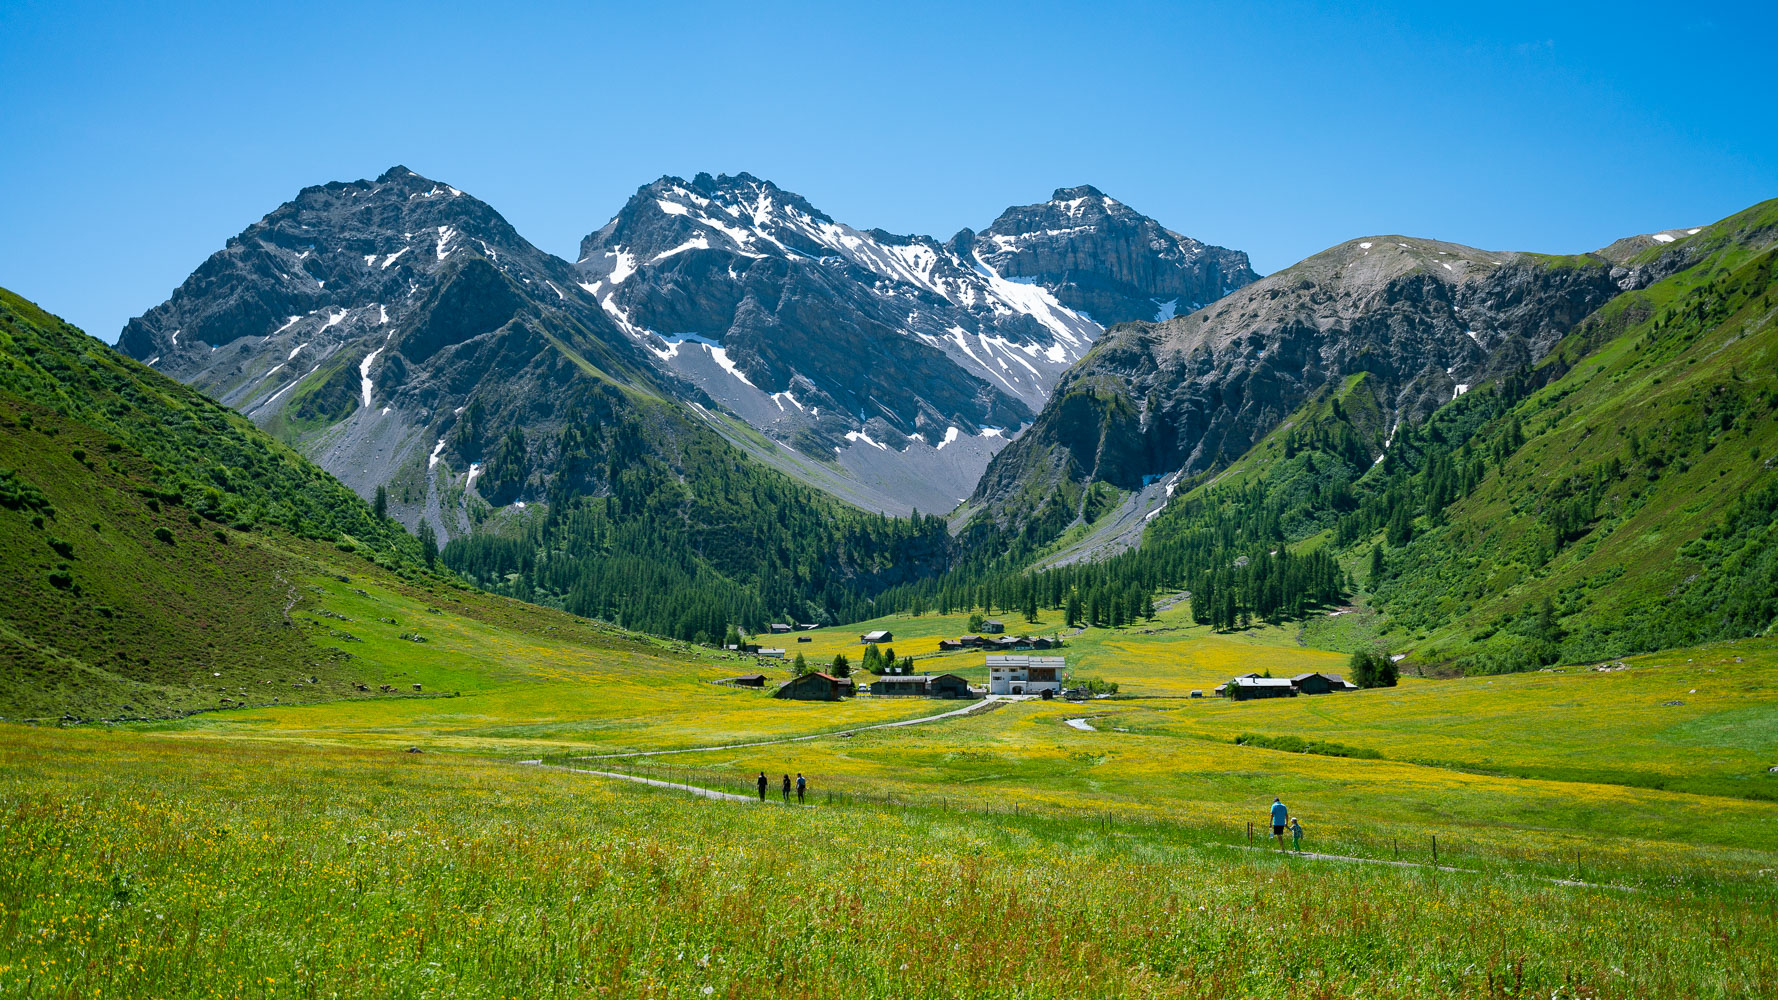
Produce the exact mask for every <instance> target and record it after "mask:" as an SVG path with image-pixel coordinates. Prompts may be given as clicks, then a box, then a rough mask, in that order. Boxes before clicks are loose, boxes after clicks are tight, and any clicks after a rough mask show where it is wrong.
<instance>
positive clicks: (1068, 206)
mask: <svg viewBox="0 0 1778 1000" xmlns="http://www.w3.org/2000/svg"><path fill="white" fill-rule="evenodd" d="M965 241H967V244H968V245H972V246H973V248H974V250H975V252H976V253H977V254H979V255H980V257H981V259H982V261H983V262H984V263H986V264H987V265H988V266H989V267H992V268H993V269H994V270H995V271H997V272H999V273H1000V274H1001V275H1004V276H1006V277H1009V278H1022V279H1028V280H1032V281H1035V282H1037V283H1038V284H1041V285H1043V286H1044V287H1045V288H1048V289H1049V290H1050V291H1051V293H1052V294H1054V295H1055V297H1056V299H1057V301H1059V302H1061V303H1062V304H1063V305H1065V306H1067V307H1068V308H1070V309H1073V310H1075V311H1076V312H1080V313H1084V314H1087V315H1089V316H1091V317H1092V318H1093V319H1094V320H1095V321H1097V322H1099V323H1101V324H1103V325H1105V326H1112V325H1114V324H1117V323H1127V322H1131V321H1135V320H1149V321H1156V322H1160V321H1165V320H1168V319H1171V318H1173V317H1174V316H1176V315H1177V316H1182V315H1184V314H1186V313H1189V312H1192V311H1193V310H1196V309H1200V308H1202V307H1203V306H1205V305H1206V304H1208V303H1211V302H1214V301H1216V300H1217V299H1220V298H1222V297H1223V296H1224V295H1227V294H1229V293H1230V292H1232V291H1234V290H1235V289H1237V288H1241V287H1244V286H1246V285H1249V284H1251V283H1252V282H1253V281H1255V280H1256V279H1257V278H1258V277H1259V275H1257V274H1255V273H1254V272H1253V268H1252V266H1251V265H1250V264H1249V262H1248V260H1247V255H1246V254H1244V253H1241V252H1240V251H1238V250H1228V249H1224V248H1223V247H1215V246H1208V245H1206V244H1204V243H1200V242H1199V241H1197V240H1194V239H1192V238H1191V237H1189V236H1181V235H1180V234H1178V233H1175V232H1173V231H1172V230H1170V229H1167V228H1165V227H1163V226H1162V225H1161V224H1160V223H1158V222H1156V221H1154V220H1153V219H1151V218H1149V217H1148V216H1145V215H1142V214H1141V213H1139V212H1136V211H1134V210H1133V209H1131V208H1130V207H1129V206H1128V205H1125V204H1123V203H1121V202H1119V201H1117V200H1115V199H1113V198H1109V197H1106V196H1105V194H1103V193H1102V192H1100V191H1099V190H1098V189H1097V188H1094V187H1091V186H1082V187H1072V188H1061V189H1058V190H1057V191H1056V193H1055V194H1054V195H1052V196H1050V200H1049V201H1047V202H1044V203H1043V204H1040V205H1025V206H1022V207H1018V208H1009V209H1007V210H1006V211H1005V212H1004V213H1002V214H1001V216H1000V218H998V219H996V220H994V224H993V225H991V226H989V227H988V228H987V229H986V230H983V231H982V232H981V233H980V234H979V235H977V234H973V233H969V232H968V231H965V232H964V233H961V234H959V236H958V238H957V239H956V240H953V245H961V244H963V243H964V242H965Z"/></svg>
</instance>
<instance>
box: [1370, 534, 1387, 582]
mask: <svg viewBox="0 0 1778 1000" xmlns="http://www.w3.org/2000/svg"><path fill="white" fill-rule="evenodd" d="M1383 570H1384V564H1383V546H1382V544H1381V543H1378V544H1376V545H1373V546H1371V579H1370V588H1371V589H1372V590H1376V589H1377V584H1379V583H1381V582H1382V580H1383Z"/></svg>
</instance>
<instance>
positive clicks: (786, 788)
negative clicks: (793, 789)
mask: <svg viewBox="0 0 1778 1000" xmlns="http://www.w3.org/2000/svg"><path fill="white" fill-rule="evenodd" d="M784 804H785V805H789V804H790V775H788V774H787V775H785V776H784Z"/></svg>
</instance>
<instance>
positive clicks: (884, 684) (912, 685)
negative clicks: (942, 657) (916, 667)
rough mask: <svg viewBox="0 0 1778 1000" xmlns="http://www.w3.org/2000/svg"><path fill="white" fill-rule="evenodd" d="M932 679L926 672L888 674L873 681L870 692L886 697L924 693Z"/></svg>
mask: <svg viewBox="0 0 1778 1000" xmlns="http://www.w3.org/2000/svg"><path fill="white" fill-rule="evenodd" d="M931 680H932V678H930V677H928V676H926V675H925V674H886V675H884V676H882V677H879V678H877V679H876V680H874V681H871V685H870V693H871V694H874V695H883V696H886V697H895V696H897V695H907V696H918V695H924V694H925V693H926V685H927V683H928V682H929V681H931Z"/></svg>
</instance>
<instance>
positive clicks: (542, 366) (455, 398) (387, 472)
mask: <svg viewBox="0 0 1778 1000" xmlns="http://www.w3.org/2000/svg"><path fill="white" fill-rule="evenodd" d="M579 258H580V259H579V260H578V261H577V262H575V263H573V264H571V263H569V262H567V261H565V260H562V259H560V258H557V257H555V256H553V255H551V254H548V253H545V252H544V251H542V250H539V249H538V248H536V247H535V246H532V245H531V244H530V243H529V242H527V241H526V240H525V239H524V238H523V237H522V236H520V235H519V234H518V233H517V232H516V231H515V230H514V229H513V228H512V226H510V225H509V224H508V223H507V222H506V220H505V219H503V218H501V216H500V215H499V214H498V213H497V212H495V211H494V210H493V209H492V208H491V207H490V206H488V205H486V204H485V203H483V202H480V201H478V200H477V199H475V198H474V197H472V196H470V195H467V194H465V193H463V192H462V191H461V190H459V189H457V188H454V187H451V186H449V185H447V184H443V183H440V182H436V181H432V180H429V179H427V178H424V177H421V176H420V175H418V174H416V173H414V172H413V171H410V170H407V169H406V168H403V167H397V168H393V169H391V170H389V171H387V172H386V173H384V174H383V175H382V176H380V177H378V178H377V179H376V180H374V181H358V182H353V183H338V182H336V183H331V184H327V185H322V186H317V187H312V188H307V189H304V191H302V192H301V193H300V194H299V195H298V196H297V198H296V199H294V200H293V201H291V202H289V203H287V204H285V205H283V206H281V207H280V208H278V209H277V210H276V211H274V212H273V213H271V214H270V215H268V216H266V217H265V218H264V219H262V220H260V221H259V222H258V223H255V224H254V225H253V226H250V227H249V228H248V229H247V230H245V231H244V232H243V233H242V234H241V235H239V236H237V237H235V238H234V239H232V240H230V241H229V243H228V244H227V245H226V246H225V247H224V248H223V249H222V250H220V251H218V252H217V253H216V254H214V255H212V256H211V257H210V259H208V260H207V261H205V262H204V263H203V264H202V265H201V266H200V267H199V268H198V269H197V271H195V272H194V273H193V274H192V275H191V277H190V278H188V279H187V280H186V281H185V282H184V283H183V284H182V285H181V286H180V288H179V289H178V290H176V291H175V292H174V294H173V296H172V297H171V298H169V299H168V300H167V301H166V302H164V303H162V304H161V305H159V306H156V307H155V308H154V309H151V310H149V311H148V312H147V313H145V314H144V315H143V316H141V317H138V318H137V319H134V320H132V321H131V322H130V323H129V324H128V325H127V326H126V328H125V330H124V332H123V335H122V337H121V338H120V340H119V345H118V346H119V348H120V349H121V350H123V351H124V352H126V353H128V354H130V355H132V356H134V357H137V358H139V359H141V360H143V361H146V362H148V363H150V364H152V365H154V366H155V367H156V368H158V369H160V370H161V371H164V372H166V373H167V374H169V375H172V376H174V377H176V378H179V379H181V380H182V381H186V382H189V383H191V384H194V385H196V386H198V387H200V388H202V389H203V390H204V391H206V392H208V393H210V394H211V395H213V396H215V397H217V398H219V399H221V400H222V401H224V402H226V403H228V404H229V405H231V406H234V407H236V408H237V409H239V410H241V411H242V412H244V413H246V414H248V415H249V416H251V417H252V418H253V419H254V420H256V421H258V422H259V423H261V424H262V425H265V426H267V427H270V428H272V429H274V430H275V431H277V432H278V433H279V434H281V435H282V436H284V437H285V438H286V439H288V440H291V441H293V442H294V443H296V444H297V445H298V446H299V447H301V448H302V449H303V450H304V451H305V452H307V453H308V454H310V455H311V456H312V457H313V458H315V459H316V460H317V461H318V462H319V463H320V464H321V465H322V466H323V467H324V468H327V469H328V470H329V471H331V472H334V473H335V474H336V475H339V476H340V477H341V478H342V479H343V480H345V481H346V482H347V483H349V484H350V485H352V486H353V487H354V488H356V489H358V490H359V491H360V492H361V493H366V494H368V493H370V492H371V491H373V490H374V489H375V487H376V486H377V485H380V484H386V483H396V482H400V483H402V484H403V489H402V491H401V492H402V495H403V496H404V497H408V498H410V502H411V503H412V508H411V509H407V508H404V512H403V516H404V517H406V518H407V519H409V520H410V521H411V520H416V519H418V518H419V517H421V516H425V517H427V518H428V519H431V520H433V521H434V522H435V523H436V524H438V526H440V527H441V528H443V529H444V530H445V531H446V532H447V533H453V534H454V533H457V532H459V531H462V530H467V527H468V521H467V520H466V519H465V518H464V517H462V516H461V514H462V510H460V509H458V508H459V507H460V505H461V500H460V499H458V496H459V494H457V493H455V492H454V491H453V488H455V487H462V488H464V489H465V490H467V491H469V492H473V493H477V494H480V495H482V496H483V497H484V498H485V499H488V500H489V501H490V502H492V503H494V504H495V505H496V506H499V505H502V504H505V503H509V502H518V501H520V500H524V499H529V500H532V501H535V500H538V499H541V498H543V497H544V496H546V495H547V492H548V489H549V482H548V480H549V478H550V476H551V475H552V473H551V471H550V470H551V468H552V466H551V462H553V461H555V459H556V458H557V456H553V455H552V454H551V453H550V448H549V446H548V433H549V432H550V431H551V429H552V428H554V427H556V426H558V425H559V423H560V417H561V412H560V411H562V410H563V409H564V408H567V407H569V406H570V405H571V404H570V400H573V403H572V405H573V406H576V407H578V406H581V405H582V404H583V402H584V401H583V400H581V398H580V395H577V393H581V392H582V389H584V387H581V388H578V389H577V388H576V387H577V385H578V384H579V382H578V381H577V380H586V379H592V380H595V381H599V382H601V383H603V384H610V385H618V386H627V387H631V388H635V389H640V390H642V391H644V392H645V393H646V394H648V395H649V396H651V397H661V398H665V399H668V400H672V401H675V402H676V403H678V404H681V405H683V406H684V407H685V408H686V410H687V412H688V413H689V414H691V415H692V416H693V417H694V418H695V419H697V420H701V421H703V422H705V423H706V424H708V425H709V426H710V427H713V428H714V429H715V430H716V431H718V432H719V433H721V434H722V435H723V436H724V437H725V438H727V439H728V440H729V441H730V442H731V443H733V444H735V445H736V446H738V447H739V448H741V449H742V450H743V451H745V452H747V453H748V454H751V455H753V456H754V457H755V458H757V459H760V460H762V461H765V462H767V463H768V464H771V465H773V466H775V467H777V468H779V469H781V470H782V471H784V472H786V473H788V474H790V475H792V476H794V477H796V478H798V479H801V480H803V481H805V482H808V483H811V484H813V485H815V486H818V487H821V488H823V489H826V490H828V491H830V492H832V493H834V494H835V495H838V496H840V497H842V498H843V499H846V500H849V501H851V502H853V503H855V504H857V505H859V506H861V507H864V508H866V509H869V510H884V511H889V512H891V513H902V512H905V511H907V510H909V509H913V508H916V507H917V508H919V509H921V510H926V511H931V512H942V511H945V510H949V509H950V508H951V507H953V506H955V504H956V503H957V502H958V500H959V499H960V498H962V497H965V496H968V495H969V494H970V493H971V492H972V491H973V490H974V489H975V487H976V482H977V479H978V478H979V477H980V475H981V472H982V470H983V469H984V468H985V467H986V465H987V463H988V461H989V459H990V458H992V456H993V455H994V453H995V452H996V451H998V450H999V449H1000V448H1001V447H1003V446H1004V445H1005V444H1006V442H1007V441H1008V440H1009V439H1010V437H1011V436H1013V435H1016V434H1017V433H1018V432H1019V430H1020V429H1021V428H1022V427H1024V426H1025V425H1027V424H1028V423H1029V422H1030V421H1031V420H1032V418H1033V416H1034V414H1035V413H1036V412H1037V411H1038V410H1039V409H1041V408H1042V406H1043V405H1044V403H1045V401H1046V400H1047V398H1048V396H1049V393H1050V391H1051V389H1052V388H1053V387H1054V386H1055V384H1056V382H1057V380H1058V379H1059V378H1060V376H1061V374H1062V373H1063V372H1064V371H1066V370H1067V369H1068V367H1069V366H1070V365H1072V364H1073V363H1074V362H1075V361H1077V360H1079V359H1080V358H1081V357H1082V356H1083V355H1084V354H1085V352H1086V351H1087V349H1088V348H1089V347H1090V346H1091V344H1092V343H1093V341H1094V340H1095V339H1097V338H1098V337H1099V336H1100V335H1101V334H1102V333H1103V331H1104V326H1103V325H1102V324H1101V322H1100V321H1101V320H1119V319H1124V318H1131V317H1132V314H1133V311H1138V318H1147V319H1154V318H1157V317H1164V316H1170V315H1173V314H1175V313H1184V312H1185V311H1187V310H1188V309H1189V308H1191V307H1192V306H1195V305H1197V304H1200V303H1202V302H1205V301H1208V299H1210V298H1214V297H1215V295H1216V294H1220V293H1222V292H1224V291H1226V290H1227V289H1230V288H1233V287H1239V286H1240V285H1242V284H1245V283H1247V282H1249V281H1251V280H1253V273H1252V271H1251V270H1250V269H1249V268H1248V266H1247V260H1246V257H1245V255H1243V254H1240V253H1238V252H1234V251H1228V250H1222V249H1220V248H1216V247H1207V246H1205V245H1203V244H1201V243H1198V242H1197V241H1195V240H1190V239H1188V238H1186V237H1182V236H1178V235H1177V234H1174V233H1171V232H1169V231H1167V230H1165V229H1163V228H1161V227H1160V226H1159V225H1158V224H1157V223H1154V222H1153V221H1152V220H1149V219H1147V218H1146V217H1144V216H1141V215H1140V214H1138V213H1136V212H1134V211H1132V210H1130V209H1129V208H1127V207H1125V206H1123V205H1121V204H1119V203H1117V202H1116V201H1114V200H1113V199H1110V198H1108V197H1105V196H1104V195H1102V194H1100V193H1098V192H1097V191H1094V190H1092V189H1090V188H1072V189H1066V190H1062V191H1058V192H1056V197H1055V198H1054V199H1052V201H1050V202H1047V203H1044V204H1040V205H1034V206H1027V207H1024V208H1015V209H1010V210H1008V211H1007V212H1006V213H1005V214H1004V215H1002V216H1001V218H1000V219H999V220H997V221H996V222H995V223H994V224H993V225H992V226H990V227H989V228H988V229H987V230H985V231H984V232H983V233H982V234H980V235H979V236H978V235H977V234H975V233H973V232H971V231H969V230H964V231H962V232H961V233H959V234H958V235H957V236H955V237H953V238H952V239H951V240H949V241H947V242H944V243H939V242H938V241H936V240H934V239H932V238H929V237H921V236H895V235H892V234H889V233H886V232H883V231H881V230H860V229H856V228H854V227H851V226H847V225H845V224H843V223H839V222H836V221H835V220H833V219H831V218H829V217H828V216H827V215H825V214H824V213H822V212H821V211H820V210H818V209H816V208H815V207H813V206H811V205H809V204H808V203H807V202H806V201H805V200H804V199H802V198H801V197H799V196H797V195H795V194H793V193H790V192H786V191H783V190H781V189H779V188H777V187H776V186H774V185H773V184H771V183H770V182H769V181H764V180H760V179H758V178H754V177H751V176H749V175H746V174H740V175H737V176H733V177H730V176H722V177H711V176H710V175H708V174H699V175H698V176H697V177H696V178H694V179H692V180H691V181H685V180H681V179H679V178H673V177H667V178H662V179H661V180H659V181H656V182H654V183H653V184H649V185H647V186H645V187H643V188H642V189H640V190H639V191H638V192H637V194H636V195H635V196H634V197H633V198H631V199H630V201H629V203H628V204H627V205H625V206H624V208H623V210H622V211H620V212H619V213H618V214H617V216H616V217H614V218H613V219H612V220H611V221H610V222H609V223H607V224H606V225H605V226H603V227H601V228H600V229H599V230H597V231H596V232H594V233H593V234H592V235H590V236H588V237H587V238H586V239H585V240H584V241H583V242H582V245H581V251H580V254H579ZM1095 261H1102V262H1103V266H1102V267H1100V266H1095V264H1094V262H1095ZM1144 309H1146V310H1151V311H1148V312H1146V313H1140V312H1139V311H1140V310H1144ZM1094 310H1098V312H1094ZM472 406H473V407H474V409H473V410H472V411H471V417H472V418H474V423H475V425H474V426H465V424H464V421H465V420H466V419H469V418H466V417H465V411H466V410H469V409H470V408H471V407H472ZM507 428H518V429H520V430H521V431H522V432H524V433H526V434H529V435H531V436H532V443H531V444H530V446H529V451H528V452H527V453H526V454H527V456H528V458H527V459H526V461H527V462H528V463H529V464H528V465H526V466H525V467H524V468H522V469H519V470H516V471H515V470H514V469H513V468H511V464H512V463H511V462H507V463H504V465H503V466H502V470H501V474H500V476H499V477H498V479H497V481H491V480H490V479H488V478H482V479H480V481H479V482H478V476H477V473H478V472H479V471H480V470H481V469H483V468H485V467H486V463H487V462H488V460H489V455H487V454H483V451H491V450H492V449H493V447H494V445H495V443H496V442H498V441H499V440H500V437H501V434H502V433H503V431H504V430H505V429H507ZM472 432H473V433H472ZM415 497H423V498H424V499H411V498H415ZM454 505H455V506H454ZM447 508H448V509H447Z"/></svg>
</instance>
